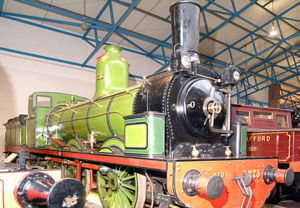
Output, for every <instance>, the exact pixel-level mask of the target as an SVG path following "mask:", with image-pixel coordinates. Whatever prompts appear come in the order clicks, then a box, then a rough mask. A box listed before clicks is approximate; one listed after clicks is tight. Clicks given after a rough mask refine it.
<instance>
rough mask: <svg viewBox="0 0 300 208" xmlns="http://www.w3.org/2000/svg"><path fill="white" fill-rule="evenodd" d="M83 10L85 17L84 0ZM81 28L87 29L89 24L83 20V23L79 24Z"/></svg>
mask: <svg viewBox="0 0 300 208" xmlns="http://www.w3.org/2000/svg"><path fill="white" fill-rule="evenodd" d="M83 7H84V8H83V12H84V18H85V17H86V16H85V0H84V2H83ZM81 29H82V30H87V29H89V26H88V25H87V24H86V21H83V23H82V24H81Z"/></svg>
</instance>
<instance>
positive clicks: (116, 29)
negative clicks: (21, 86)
mask: <svg viewBox="0 0 300 208" xmlns="http://www.w3.org/2000/svg"><path fill="white" fill-rule="evenodd" d="M19 1H20V2H23V3H26V4H29V5H32V6H36V7H38V8H42V9H45V10H49V11H52V12H55V13H58V14H62V15H66V16H68V17H71V18H74V19H77V20H80V21H86V22H88V23H89V24H90V25H89V29H88V30H87V31H86V33H85V34H84V35H83V36H80V35H78V34H75V33H71V32H67V31H64V30H59V29H55V28H52V27H49V26H44V25H38V24H36V23H34V22H32V21H28V20H42V21H48V22H56V23H59V24H67V25H75V26H80V23H74V22H67V21H59V20H53V19H47V18H38V17H34V16H26V15H20V14H12V13H7V12H2V11H1V13H0V15H1V17H4V18H8V19H12V20H16V21H20V22H23V23H26V24H30V25H33V26H37V27H42V28H44V29H48V30H52V31H56V32H60V33H63V34H66V35H71V36H73V37H78V38H82V39H84V40H85V41H86V42H87V43H88V44H90V45H92V46H93V47H94V50H93V52H92V53H91V54H90V55H89V56H88V57H87V59H86V60H85V61H84V63H74V62H69V61H67V60H60V59H55V58H51V57H45V56H40V55H38V54H32V53H27V52H22V51H17V50H13V49H8V48H3V47H0V50H6V51H10V52H14V53H21V54H25V55H30V56H35V57H39V58H45V59H49V60H53V61H59V62H63V63H68V64H73V65H77V66H84V67H89V68H95V67H93V66H89V65H87V62H88V61H89V60H90V58H91V57H92V56H93V55H94V54H95V53H96V52H97V50H99V48H100V47H101V46H102V45H103V44H107V43H106V40H107V39H108V38H109V36H110V35H111V34H113V33H114V34H117V35H118V36H120V37H121V38H123V39H124V40H125V41H127V42H129V43H130V44H132V45H133V46H134V47H136V48H137V50H132V49H129V48H124V50H127V51H130V52H133V53H137V54H140V55H145V56H147V57H149V58H151V59H152V60H153V61H155V62H157V63H159V64H160V65H161V68H160V69H158V70H157V71H160V70H162V69H164V68H165V67H167V66H168V65H169V63H170V62H169V57H168V56H166V54H165V49H166V48H169V49H170V48H171V45H170V44H168V43H167V41H168V40H169V39H170V38H171V36H170V35H169V36H168V37H167V38H166V39H165V40H163V41H161V40H157V39H154V38H151V37H148V36H145V35H143V34H139V33H136V32H133V31H128V30H126V29H124V28H121V27H120V26H119V25H120V23H121V22H122V21H123V20H124V19H125V18H126V16H127V15H128V14H129V13H130V11H131V10H137V11H139V12H143V13H145V14H147V15H151V16H152V17H154V18H156V19H158V20H161V21H165V22H169V20H168V18H167V19H164V18H162V17H159V16H157V15H154V14H151V13H149V12H147V11H144V10H141V9H139V8H138V7H136V5H137V3H138V0H132V3H127V2H123V1H118V0H108V1H107V2H106V3H105V5H104V6H103V8H101V9H100V12H99V14H98V15H97V16H96V17H95V18H89V17H83V16H82V15H80V14H77V13H74V12H71V11H68V10H65V9H62V8H59V7H56V6H53V5H48V4H46V3H43V2H40V1H37V0H19ZM112 1H113V2H116V3H119V4H122V5H125V6H127V7H128V8H127V10H126V11H125V12H124V14H123V15H122V16H121V18H119V20H118V21H117V22H116V23H115V20H114V15H113V9H112V3H111V2H112ZM207 1H208V2H207V4H205V5H204V6H203V11H202V17H203V21H204V23H205V25H204V27H205V32H202V33H201V38H200V40H199V42H201V41H203V40H205V39H207V38H208V39H211V40H213V41H216V42H218V43H220V44H222V45H224V46H225V47H226V48H225V49H224V50H222V51H220V52H219V53H217V54H215V55H214V56H213V57H206V56H204V55H201V54H200V58H201V59H202V60H204V61H203V63H204V64H207V65H209V66H211V67H218V68H220V67H224V66H226V63H225V62H224V61H221V60H220V59H218V57H220V55H222V54H224V53H228V54H229V56H230V57H231V59H232V60H234V57H233V54H232V51H233V50H235V51H238V52H240V53H243V54H247V55H248V56H249V58H246V59H245V60H244V61H242V62H239V63H236V65H237V66H239V67H240V68H241V69H242V70H243V74H244V75H243V79H242V81H241V86H242V87H243V88H244V90H239V91H238V92H237V93H236V94H235V95H234V96H237V97H238V99H237V100H238V101H239V99H240V98H244V99H246V100H247V99H248V100H250V99H249V98H248V96H249V95H251V94H253V93H254V92H251V90H253V89H255V90H256V91H257V90H262V89H264V88H265V87H266V86H263V87H260V86H261V85H262V84H266V82H268V86H270V85H272V84H273V83H280V84H281V85H284V86H288V87H289V88H295V87H293V86H291V85H288V84H286V83H284V81H285V80H287V79H280V80H278V79H277V77H278V76H280V75H282V74H285V73H292V75H289V76H288V78H292V77H297V79H298V82H299V71H298V66H297V63H296V61H295V56H297V57H299V47H298V45H299V44H297V45H291V44H290V43H289V42H288V40H291V39H294V38H296V37H299V36H300V33H299V31H297V32H295V33H294V34H292V35H289V36H288V37H284V36H283V33H282V31H281V29H280V22H279V21H278V20H279V19H280V20H281V21H285V23H287V22H286V20H289V21H297V22H299V21H300V20H298V19H293V18H290V17H284V14H286V13H287V12H289V11H291V10H292V9H295V8H296V7H298V6H299V5H300V3H296V4H294V5H292V6H290V7H288V8H286V9H285V10H284V11H282V12H281V13H280V14H279V15H275V14H273V13H272V12H271V11H269V10H267V9H266V8H265V5H264V6H261V5H259V4H258V3H257V0H252V1H250V2H249V3H248V4H247V5H245V6H244V7H242V8H241V9H239V10H237V9H236V6H235V2H234V0H231V4H232V11H231V10H229V9H227V8H225V7H223V6H222V5H220V4H218V3H216V2H215V1H214V0H207ZM270 2H271V1H270ZM270 2H269V3H270ZM254 4H255V5H257V6H260V7H263V8H264V9H265V10H267V11H269V12H270V13H272V15H273V16H274V18H272V19H271V20H269V21H267V22H266V23H264V24H263V25H261V26H259V25H256V24H254V23H252V22H251V21H249V20H247V19H245V18H244V17H242V16H241V13H242V12H243V11H245V10H247V9H248V8H249V7H251V6H252V5H254ZM2 5H3V0H0V8H1V6H2ZM211 5H213V6H214V7H217V8H219V10H218V9H211V8H210V6H211ZM106 9H109V11H110V15H111V21H112V24H108V23H105V22H101V21H99V18H100V17H101V15H102V14H103V12H104V11H105V10H106ZM206 13H210V14H213V15H215V16H216V17H218V18H221V19H223V20H224V21H223V22H222V23H221V24H219V25H218V26H216V27H215V28H213V29H212V30H210V31H209V29H208V24H207V21H206ZM222 15H227V16H229V17H227V18H225V17H223V16H222ZM234 18H239V19H241V20H243V21H245V22H247V23H248V24H250V25H252V26H254V27H255V28H256V29H255V30H253V31H248V32H249V33H248V34H247V35H245V36H244V37H242V38H241V39H239V40H237V41H236V42H234V43H233V44H231V45H228V44H226V43H223V42H221V41H218V40H215V39H214V38H212V37H211V35H212V34H213V33H215V32H216V31H218V30H220V29H221V28H222V27H223V26H224V25H226V24H233V25H235V26H237V24H236V23H234V22H233V21H232V20H233V19H234ZM25 19H26V20H25ZM273 21H276V23H277V27H278V28H279V32H280V38H273V37H269V36H268V31H266V30H265V29H264V27H266V26H267V25H269V24H271V23H272V22H273ZM290 26H291V27H292V25H291V24H290ZM238 27H240V28H241V29H243V30H245V31H247V28H243V27H242V26H238ZM97 30H103V31H107V35H106V36H105V37H104V38H103V39H102V40H99V39H98V36H97ZM91 31H94V38H91V37H90V36H89V37H88V36H87V35H88V34H89V33H90V32H91ZM261 33H263V34H261ZM126 36H130V37H134V38H138V39H141V40H143V41H148V42H150V43H152V44H155V45H157V46H156V47H155V48H154V49H153V50H152V51H150V52H148V51H146V50H145V49H143V48H141V47H140V46H138V45H137V44H135V43H134V42H133V41H131V40H130V39H129V38H127V37H126ZM248 37H250V38H251V42H248V43H247V44H245V45H244V46H243V47H240V48H238V47H236V45H237V44H238V43H240V42H241V41H244V40H245V39H246V38H248ZM257 39H262V40H264V41H266V42H269V43H273V45H272V46H270V47H268V48H267V49H265V50H263V51H260V52H258V50H257V49H256V45H255V40H257ZM283 43H284V44H287V45H288V46H289V48H284V47H283V46H282V44H283ZM248 44H252V45H253V48H254V53H252V52H249V51H247V50H245V49H244V48H245V46H247V45H248ZM158 49H161V50H162V54H163V55H155V54H154V53H155V52H156V51H157V50H158ZM278 49H280V51H279V52H278ZM269 50H272V51H271V52H270V53H269V55H268V56H267V58H266V59H262V58H260V55H261V54H263V53H266V52H268V51H269ZM282 51H284V53H285V57H286V59H287V61H288V58H289V57H292V58H293V60H294V64H290V63H289V62H288V65H289V67H283V66H280V65H279V64H278V63H274V62H273V59H275V58H276V57H278V56H280V55H281V54H282ZM253 59H258V60H260V61H261V62H260V63H258V64H256V65H255V66H252V67H250V68H249V69H248V70H247V71H246V70H244V69H243V67H242V66H243V64H245V63H247V62H249V61H251V60H253ZM292 65H294V66H292ZM274 67H279V68H282V69H284V70H285V72H284V73H280V75H278V74H277V75H276V74H275V71H274ZM258 68H260V69H259V70H260V71H264V72H265V73H266V75H267V76H264V75H262V74H258V72H257V71H255V70H257V69H258ZM254 69H255V70H254ZM252 71H253V72H252ZM254 71H255V72H254ZM260 71H259V72H260ZM268 71H271V74H269V73H268ZM132 76H135V75H132ZM135 77H139V76H135ZM139 78H141V77H139ZM250 78H251V79H253V80H254V82H255V85H253V84H252V85H251V84H250V82H249V79H250ZM257 78H260V80H258V79H257ZM270 82H271V83H270ZM283 92H285V91H284V90H281V98H282V99H287V97H289V99H290V97H291V96H294V97H296V96H295V95H299V94H297V93H299V91H297V90H295V91H292V92H289V91H288V92H287V93H283ZM289 94H290V95H289ZM250 102H254V101H253V100H251V101H250Z"/></svg>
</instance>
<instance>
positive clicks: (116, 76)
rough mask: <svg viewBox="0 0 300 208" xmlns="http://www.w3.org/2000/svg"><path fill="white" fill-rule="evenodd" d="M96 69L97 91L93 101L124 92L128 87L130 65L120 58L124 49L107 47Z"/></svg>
mask: <svg viewBox="0 0 300 208" xmlns="http://www.w3.org/2000/svg"><path fill="white" fill-rule="evenodd" d="M104 50H105V52H106V53H105V54H104V55H102V56H101V57H100V58H99V60H98V62H97V67H96V91H95V95H94V97H93V100H94V99H96V98H98V97H100V96H102V95H103V94H105V93H108V92H113V91H118V90H123V89H125V88H127V87H128V75H129V71H128V64H127V62H126V61H125V59H124V58H122V57H121V56H120V52H121V51H122V48H120V47H118V46H113V45H110V46H105V47H104Z"/></svg>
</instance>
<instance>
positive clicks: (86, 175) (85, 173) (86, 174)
mask: <svg viewBox="0 0 300 208" xmlns="http://www.w3.org/2000/svg"><path fill="white" fill-rule="evenodd" d="M90 171H91V170H89V169H83V170H82V174H81V183H82V184H83V186H84V187H85V192H86V195H87V196H88V195H89V194H90V192H91V177H90Z"/></svg>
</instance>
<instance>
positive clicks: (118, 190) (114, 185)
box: [97, 167, 146, 208]
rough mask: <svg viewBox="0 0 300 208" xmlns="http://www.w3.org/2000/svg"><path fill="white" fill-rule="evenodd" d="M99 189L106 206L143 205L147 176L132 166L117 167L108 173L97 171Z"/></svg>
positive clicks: (126, 206) (102, 201)
mask: <svg viewBox="0 0 300 208" xmlns="http://www.w3.org/2000/svg"><path fill="white" fill-rule="evenodd" d="M97 189H98V194H99V197H100V201H101V203H102V206H103V207H104V208H112V207H124V208H133V207H137V208H138V207H143V206H144V203H145V198H146V177H145V176H144V175H141V174H139V173H137V172H135V170H134V169H133V168H130V167H116V168H112V169H110V170H109V171H108V172H107V173H106V174H101V173H100V171H98V172H97Z"/></svg>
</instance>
